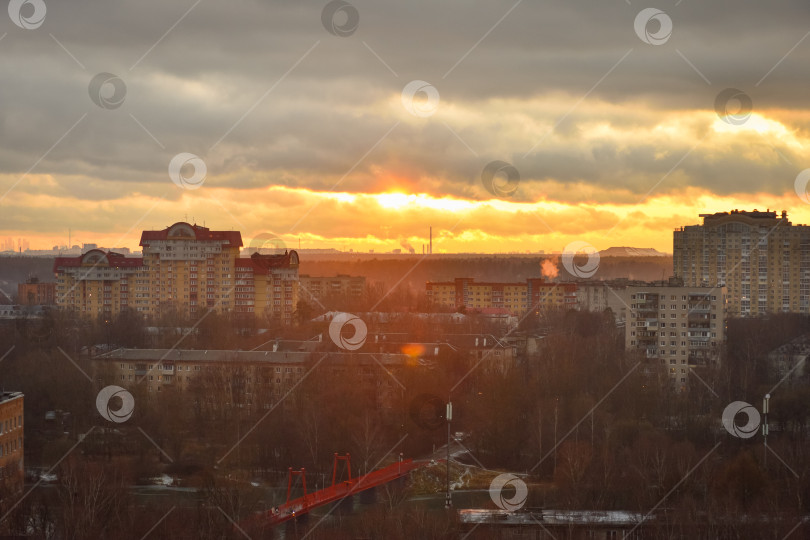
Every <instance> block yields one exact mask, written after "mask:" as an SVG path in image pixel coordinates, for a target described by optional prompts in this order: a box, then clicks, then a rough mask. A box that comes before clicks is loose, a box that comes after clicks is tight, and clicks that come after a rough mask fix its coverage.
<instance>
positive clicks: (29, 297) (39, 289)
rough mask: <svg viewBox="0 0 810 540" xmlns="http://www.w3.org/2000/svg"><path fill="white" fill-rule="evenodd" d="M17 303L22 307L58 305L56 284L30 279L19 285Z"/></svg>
mask: <svg viewBox="0 0 810 540" xmlns="http://www.w3.org/2000/svg"><path fill="white" fill-rule="evenodd" d="M17 301H18V302H19V304H20V305H22V306H48V305H52V304H54V303H56V283H53V282H42V281H40V280H39V279H38V278H30V279H27V280H26V281H25V283H19V284H18V285H17Z"/></svg>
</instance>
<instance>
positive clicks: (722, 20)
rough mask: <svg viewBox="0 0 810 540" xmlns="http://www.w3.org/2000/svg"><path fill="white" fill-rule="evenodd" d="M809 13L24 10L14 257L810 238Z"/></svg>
mask: <svg viewBox="0 0 810 540" xmlns="http://www.w3.org/2000/svg"><path fill="white" fill-rule="evenodd" d="M808 15H810V4H807V2H801V1H783V2H778V1H777V2H769V3H765V2H761V1H758V2H753V1H735V2H719V1H708V2H706V1H703V2H697V1H695V0H677V1H676V0H672V1H663V0H662V1H658V2H649V3H648V2H640V1H639V0H604V1H599V2H595V1H591V2H585V1H576V0H575V1H570V0H560V1H534V0H520V1H518V0H503V1H501V0H490V1H487V2H483V1H477V0H465V1H461V0H448V1H442V2H436V1H435V0H432V1H423V0H413V1H408V2H390V1H380V0H378V1H375V2H372V1H370V0H351V2H343V1H341V0H333V1H332V2H326V1H310V0H303V1H301V0H298V1H292V0H283V1H271V0H262V1H248V0H235V1H232V2H227V3H226V2H212V1H211V0H159V1H157V0H143V1H140V2H126V3H123V2H117V3H111V2H101V1H73V2H69V3H68V2H54V1H52V0H50V1H49V0H11V1H10V2H9V7H8V15H7V16H6V14H5V13H3V12H2V11H0V36H2V37H0V78H2V81H3V82H2V85H0V88H2V89H1V90H0V238H6V237H11V238H20V237H24V238H27V239H28V240H29V242H30V244H31V247H32V248H39V249H49V248H51V247H52V246H53V245H63V244H67V242H68V231H70V234H71V239H72V243H74V244H77V243H78V244H81V243H97V244H100V245H104V246H115V247H120V246H125V247H129V248H131V249H137V247H138V242H139V239H140V232H141V230H144V229H163V228H165V227H167V226H169V225H171V224H172V223H175V222H178V221H190V222H191V221H194V222H197V223H200V224H203V223H204V224H205V225H206V226H208V227H210V228H212V229H218V230H232V229H233V230H239V231H241V232H242V236H243V239H244V242H245V244H246V245H247V244H249V243H250V242H251V241H252V239H253V238H256V237H260V235H262V234H272V235H274V236H277V237H279V238H281V239H282V240H283V241H284V242H285V243H286V244H288V245H289V246H291V247H297V246H298V245H299V242H300V245H301V247H304V248H337V249H354V250H355V251H367V250H371V249H373V250H375V251H377V252H383V251H390V250H392V249H396V248H400V247H401V246H407V245H411V246H413V247H414V248H415V249H416V251H417V252H421V246H422V245H423V244H426V243H427V242H428V230H429V227H431V226H432V227H433V244H434V252H509V251H517V252H538V251H541V250H543V251H546V252H552V251H563V250H564V249H565V248H566V246H568V245H569V244H571V243H572V242H575V241H577V242H585V243H587V244H590V245H592V246H594V247H595V248H596V249H606V248H608V247H611V246H634V247H652V248H656V249H658V250H660V251H665V252H671V251H672V231H673V230H674V229H675V228H677V227H680V226H684V225H693V224H697V223H699V222H700V218H699V217H698V215H699V214H701V213H713V212H719V211H728V210H731V209H746V210H753V209H755V208H756V209H758V210H765V209H771V210H774V209H776V210H779V211H781V210H787V211H788V217H789V219H790V220H791V221H792V222H793V223H794V224H795V223H810V205H808V203H807V202H806V199H808V197H807V193H806V184H807V182H806V181H805V182H802V181H799V182H798V184H800V185H798V186H797V177H798V178H799V179H800V180H801V179H802V178H804V177H803V176H801V173H802V171H804V170H806V169H808V168H810V104H808V101H807V95H808V92H807V88H808V83H809V82H810V72H808V70H807V69H806V66H807V65H808V64H810V24H808V23H809V22H810V17H808Z"/></svg>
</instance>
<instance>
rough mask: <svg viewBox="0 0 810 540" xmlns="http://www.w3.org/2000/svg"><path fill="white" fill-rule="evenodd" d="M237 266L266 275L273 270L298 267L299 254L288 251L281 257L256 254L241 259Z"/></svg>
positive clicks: (237, 261) (238, 260)
mask: <svg viewBox="0 0 810 540" xmlns="http://www.w3.org/2000/svg"><path fill="white" fill-rule="evenodd" d="M235 265H236V266H237V267H242V268H252V269H253V272H258V273H265V272H267V270H269V269H271V268H289V267H291V266H297V265H298V252H296V251H294V250H293V251H286V252H284V253H283V254H280V255H262V254H259V253H254V254H253V255H251V256H250V257H239V258H237V259H236V262H235Z"/></svg>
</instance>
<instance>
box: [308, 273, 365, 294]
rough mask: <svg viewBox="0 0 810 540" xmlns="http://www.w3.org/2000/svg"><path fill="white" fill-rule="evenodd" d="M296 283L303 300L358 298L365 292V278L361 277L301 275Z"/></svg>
mask: <svg viewBox="0 0 810 540" xmlns="http://www.w3.org/2000/svg"><path fill="white" fill-rule="evenodd" d="M298 281H299V284H300V288H301V295H302V298H304V299H310V298H315V299H317V300H323V299H325V298H328V297H330V296H337V297H341V298H360V297H361V296H362V295H363V291H365V290H366V278H365V277H363V276H349V275H346V274H338V275H336V276H333V277H321V276H310V275H307V274H301V275H300V276H299V277H298Z"/></svg>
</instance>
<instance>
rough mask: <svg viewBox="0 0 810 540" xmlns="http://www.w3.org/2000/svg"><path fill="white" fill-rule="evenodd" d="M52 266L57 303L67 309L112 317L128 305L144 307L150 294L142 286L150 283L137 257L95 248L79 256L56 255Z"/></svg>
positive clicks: (140, 260) (141, 262)
mask: <svg viewBox="0 0 810 540" xmlns="http://www.w3.org/2000/svg"><path fill="white" fill-rule="evenodd" d="M53 270H54V273H55V274H56V304H57V305H58V306H59V307H61V308H64V309H70V310H75V311H78V312H81V313H83V314H87V315H98V316H105V317H109V316H112V315H115V314H116V313H118V312H119V311H121V310H122V309H125V308H127V307H136V305H137V307H141V304H140V301H141V297H143V299H144V300H143V301H144V302H146V301H147V300H146V299H147V298H149V294H148V287H147V286H143V287H142V286H141V283H148V273H147V272H146V268H145V267H144V265H143V259H141V258H138V257H125V256H124V255H122V254H120V253H116V252H113V251H109V252H104V251H101V250H99V249H92V250H90V251H88V252H87V253H84V254H83V255H79V256H76V257H57V258H56V259H55V261H54V263H53ZM136 284H137V286H136ZM141 288H143V289H145V291H144V292H141ZM136 291H137V292H136ZM139 311H140V309H139Z"/></svg>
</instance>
